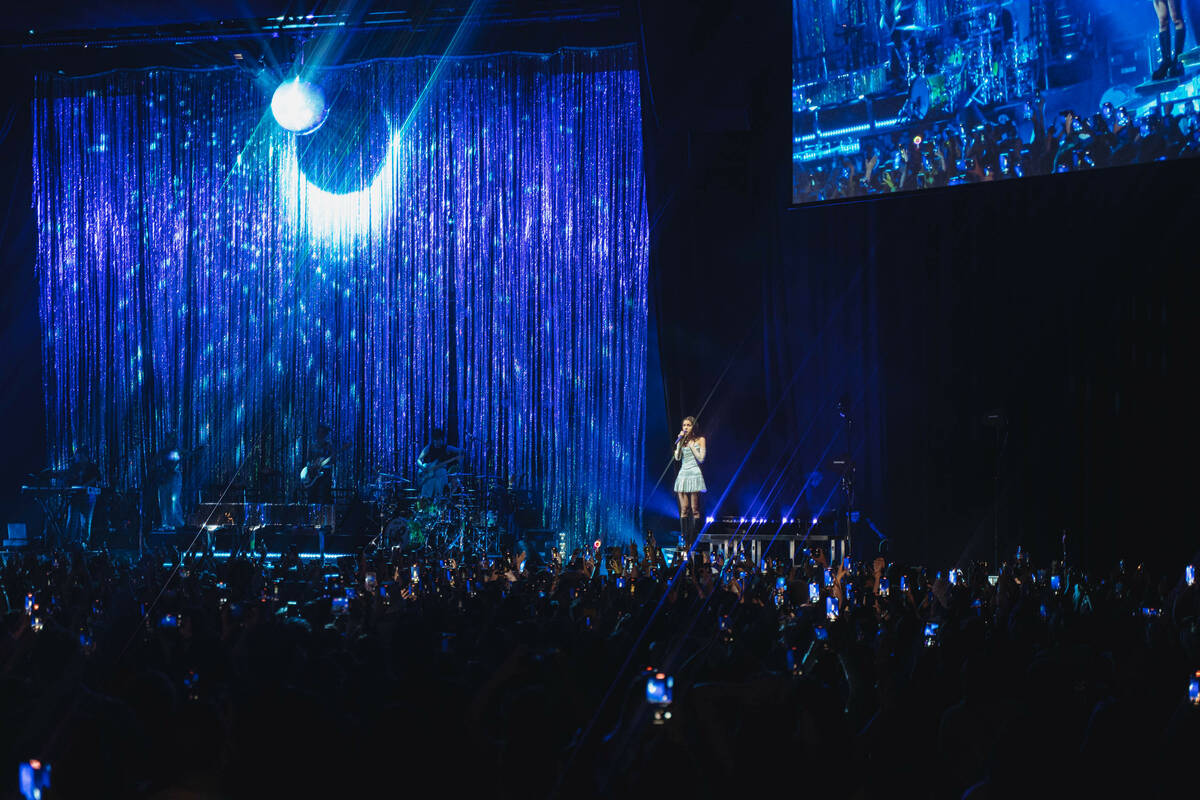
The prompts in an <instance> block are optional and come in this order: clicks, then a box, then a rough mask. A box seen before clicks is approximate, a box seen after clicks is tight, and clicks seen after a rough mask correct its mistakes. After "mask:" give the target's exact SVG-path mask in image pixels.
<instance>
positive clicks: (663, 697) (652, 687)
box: [646, 672, 675, 706]
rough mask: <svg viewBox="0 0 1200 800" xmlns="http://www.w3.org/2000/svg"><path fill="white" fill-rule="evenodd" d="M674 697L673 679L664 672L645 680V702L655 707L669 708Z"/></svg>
mask: <svg viewBox="0 0 1200 800" xmlns="http://www.w3.org/2000/svg"><path fill="white" fill-rule="evenodd" d="M674 695H675V678H674V677H673V676H671V675H667V674H666V673H665V672H656V673H654V674H653V675H651V676H650V677H648V678H647V679H646V702H647V703H651V704H653V705H656V706H669V705H671V701H672V699H674Z"/></svg>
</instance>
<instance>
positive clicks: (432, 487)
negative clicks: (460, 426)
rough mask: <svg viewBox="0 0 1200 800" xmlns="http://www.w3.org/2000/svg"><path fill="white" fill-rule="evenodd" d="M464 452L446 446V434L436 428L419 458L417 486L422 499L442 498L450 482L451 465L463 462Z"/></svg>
mask: <svg viewBox="0 0 1200 800" xmlns="http://www.w3.org/2000/svg"><path fill="white" fill-rule="evenodd" d="M462 457H463V451H462V450H461V449H460V448H458V447H453V446H451V445H448V444H446V432H445V431H444V430H442V429H441V428H434V429H433V432H432V433H431V434H430V442H429V444H427V445H425V449H424V450H422V451H421V454H420V455H419V456H417V486H418V488H419V489H420V492H421V497H440V496H441V495H443V494H445V492H446V486H447V484H448V483H449V480H450V469H449V468H450V465H451V464H455V463H458V462H460V461H462Z"/></svg>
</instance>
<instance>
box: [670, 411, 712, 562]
mask: <svg viewBox="0 0 1200 800" xmlns="http://www.w3.org/2000/svg"><path fill="white" fill-rule="evenodd" d="M706 453H707V448H706V445H705V442H704V437H703V436H701V435H700V434H699V432H698V431H697V430H696V418H695V417H687V418H685V419H684V420H683V427H682V429H681V430H680V431H679V437H678V438H676V439H675V460H676V461H678V462H680V463H679V476H678V477H676V478H675V496H676V497H677V498H679V532H680V534H681V535H682V536H683V540H684V542H686V543H687V545H688V547H689V548H690V547H691V546H692V544H693V543H694V542H695V540H696V534H698V533H699V532H700V528H701V527H702V526H701V524H700V494H701V493H702V492H707V491H708V487H706V486H705V485H704V475H703V474H701V472H700V465H701V464H702V463H704V456H705V454H706Z"/></svg>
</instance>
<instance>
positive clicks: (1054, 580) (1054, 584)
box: [1050, 575, 1062, 592]
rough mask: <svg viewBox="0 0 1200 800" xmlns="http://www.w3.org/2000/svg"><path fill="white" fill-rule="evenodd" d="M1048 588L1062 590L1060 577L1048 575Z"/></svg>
mask: <svg viewBox="0 0 1200 800" xmlns="http://www.w3.org/2000/svg"><path fill="white" fill-rule="evenodd" d="M1050 588H1051V589H1053V590H1054V591H1056V592H1061V591H1062V577H1061V576H1059V575H1051V576H1050Z"/></svg>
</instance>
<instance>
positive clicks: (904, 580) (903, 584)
mask: <svg viewBox="0 0 1200 800" xmlns="http://www.w3.org/2000/svg"><path fill="white" fill-rule="evenodd" d="M900 591H902V592H907V591H908V576H907V575H901V576H900Z"/></svg>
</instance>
